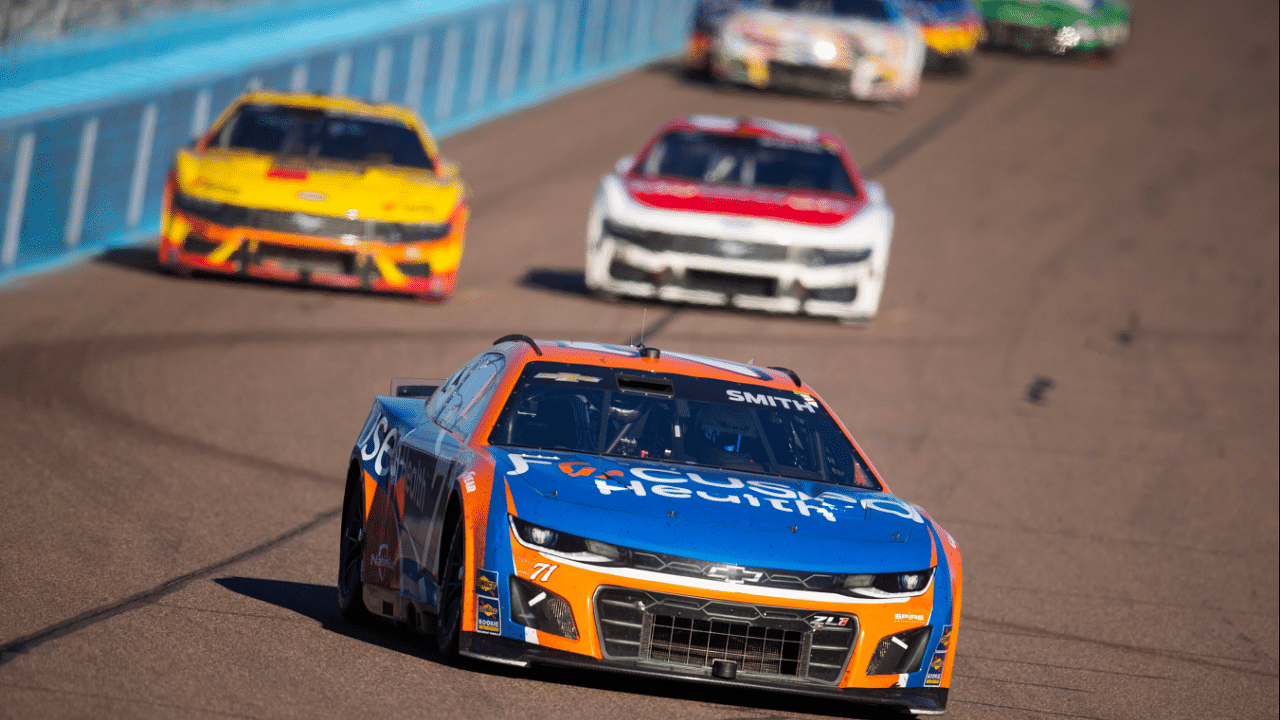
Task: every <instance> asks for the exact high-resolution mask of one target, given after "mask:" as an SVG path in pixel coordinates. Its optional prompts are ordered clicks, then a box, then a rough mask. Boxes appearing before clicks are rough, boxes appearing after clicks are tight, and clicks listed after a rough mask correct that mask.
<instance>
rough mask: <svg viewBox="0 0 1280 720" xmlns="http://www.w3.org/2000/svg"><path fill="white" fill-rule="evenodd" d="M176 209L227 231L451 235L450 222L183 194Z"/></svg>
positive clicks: (408, 237)
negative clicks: (321, 212)
mask: <svg viewBox="0 0 1280 720" xmlns="http://www.w3.org/2000/svg"><path fill="white" fill-rule="evenodd" d="M173 208H174V209H175V210H180V211H182V212H183V213H186V214H187V215H190V216H192V217H196V218H199V219H201V220H205V221H207V222H211V223H216V224H218V225H222V226H224V227H246V228H256V229H258V230H268V231H271V232H279V233H290V234H293V235H309V236H311V237H324V238H335V239H363V240H375V241H378V242H385V243H392V244H395V243H408V242H421V241H425V240H439V239H440V238H443V237H445V236H446V235H448V234H449V231H450V230H451V229H452V226H451V225H450V223H448V222H443V223H394V222H382V221H380V220H367V219H359V218H357V219H350V218H346V217H338V216H333V215H316V214H313V213H306V212H292V211H288V210H264V209H262V208H251V207H242V206H240V205H232V204H229V203H220V202H216V201H212V200H205V199H203V198H198V197H195V196H192V195H187V194H186V193H183V192H175V193H174V194H173Z"/></svg>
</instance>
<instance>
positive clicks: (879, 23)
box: [731, 8, 899, 40]
mask: <svg viewBox="0 0 1280 720" xmlns="http://www.w3.org/2000/svg"><path fill="white" fill-rule="evenodd" d="M731 22H733V23H735V24H737V26H738V28H739V29H740V30H741V31H742V32H743V33H745V34H748V35H765V36H769V37H774V38H777V39H778V40H785V39H787V38H788V37H793V36H799V37H815V36H823V35H830V34H831V33H832V32H839V33H842V34H845V35H849V36H852V37H856V38H859V39H864V38H868V37H882V36H884V35H885V34H886V33H888V34H896V33H897V31H898V29H899V24H898V23H897V22H895V21H893V20H876V19H872V18H864V17H835V16H833V15H816V14H813V13H797V12H785V11H780V10H769V9H765V8H739V9H738V12H737V13H735V14H734V16H733V18H732V21H731Z"/></svg>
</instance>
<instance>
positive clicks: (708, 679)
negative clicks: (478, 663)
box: [459, 632, 948, 715]
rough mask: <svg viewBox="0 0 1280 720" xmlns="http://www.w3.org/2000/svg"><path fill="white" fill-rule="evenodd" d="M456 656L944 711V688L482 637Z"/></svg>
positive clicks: (466, 638)
mask: <svg viewBox="0 0 1280 720" xmlns="http://www.w3.org/2000/svg"><path fill="white" fill-rule="evenodd" d="M459 646H460V647H459V651H460V652H461V653H462V654H463V655H464V656H466V657H470V658H474V659H477V660H487V661H490V662H498V663H502V664H506V665H516V666H520V667H526V666H529V665H552V666H558V667H569V668H577V669H582V670H603V671H607V672H616V673H624V674H627V675H634V676H639V677H647V678H653V679H661V680H680V681H688V682H697V683H700V684H704V685H712V686H716V687H721V688H726V689H741V688H744V687H747V688H753V689H757V690H767V691H770V692H780V693H788V694H793V695H801V696H808V697H822V698H829V699H833V700H843V701H846V702H853V703H864V704H868V705H886V706H892V707H896V708H902V709H906V710H909V711H911V712H913V713H916V714H920V715H938V714H942V713H943V712H945V711H946V707H947V692H948V689H947V688H897V687H890V688H855V687H846V688H841V687H832V686H826V685H816V684H815V685H796V684H789V683H782V682H770V681H768V680H766V679H763V678H761V677H759V676H745V675H739V676H738V677H736V678H735V679H732V680H727V679H722V678H718V677H715V676H714V675H712V674H711V673H710V669H708V671H707V672H705V673H704V672H699V673H690V672H683V671H681V670H680V669H678V668H676V667H672V666H670V665H668V664H657V663H645V662H642V661H625V660H600V659H597V658H593V657H589V656H585V655H579V654H577V653H572V652H565V651H563V650H557V649H555V648H549V647H541V646H538V645H530V644H528V643H523V642H520V641H519V640H512V639H510V638H505V637H500V636H496V635H487V634H483V633H473V632H464V633H463V634H462V637H461V639H460V643H459Z"/></svg>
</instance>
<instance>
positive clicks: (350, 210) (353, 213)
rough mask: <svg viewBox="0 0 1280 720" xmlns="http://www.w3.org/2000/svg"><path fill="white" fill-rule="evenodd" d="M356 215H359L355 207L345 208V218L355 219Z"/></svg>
mask: <svg viewBox="0 0 1280 720" xmlns="http://www.w3.org/2000/svg"><path fill="white" fill-rule="evenodd" d="M358 217H360V211H359V210H358V209H356V208H348V209H347V219H348V220H355V219H356V218H358Z"/></svg>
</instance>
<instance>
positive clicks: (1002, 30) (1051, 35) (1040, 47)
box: [987, 21, 1062, 52]
mask: <svg viewBox="0 0 1280 720" xmlns="http://www.w3.org/2000/svg"><path fill="white" fill-rule="evenodd" d="M1057 36H1058V31H1057V29H1056V28H1036V27H1027V26H1025V25H1010V24H1006V23H1001V22H992V21H988V22H987V44H989V45H992V46H995V47H1009V48H1014V49H1017V50H1020V51H1022V52H1062V48H1061V47H1060V46H1059V44H1058V37H1057Z"/></svg>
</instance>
